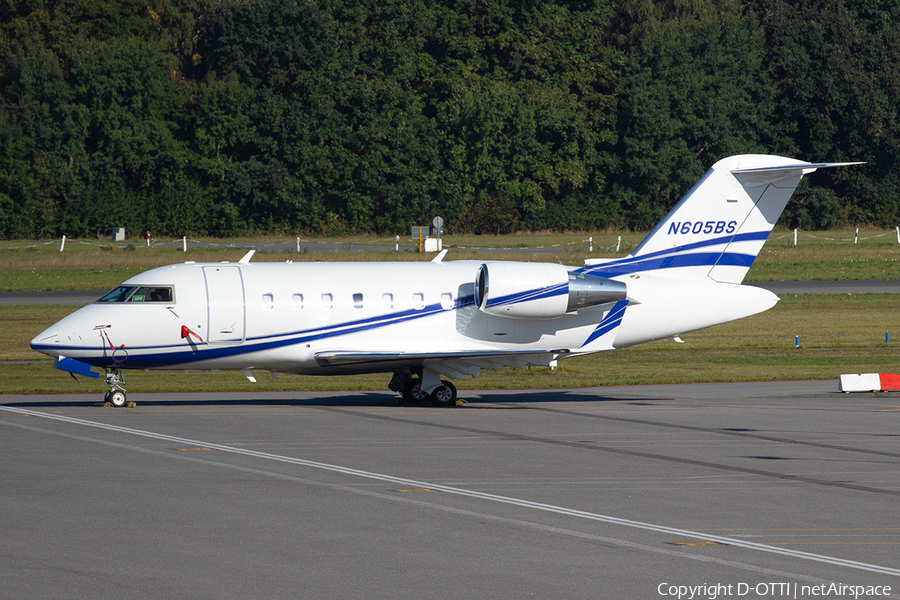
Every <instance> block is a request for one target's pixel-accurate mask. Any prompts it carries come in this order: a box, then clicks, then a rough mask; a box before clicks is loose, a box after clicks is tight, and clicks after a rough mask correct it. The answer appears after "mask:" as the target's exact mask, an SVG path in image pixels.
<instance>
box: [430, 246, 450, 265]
mask: <svg viewBox="0 0 900 600" xmlns="http://www.w3.org/2000/svg"><path fill="white" fill-rule="evenodd" d="M446 255H447V250H446V249H444V250H441V251H440V252H439V253H438V255H437V256H435V257H434V258H432V259H431V262H433V263H439V262H441V261H442V260H443V259H444V257H445V256H446Z"/></svg>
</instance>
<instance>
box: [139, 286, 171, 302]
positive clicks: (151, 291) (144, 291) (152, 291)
mask: <svg viewBox="0 0 900 600" xmlns="http://www.w3.org/2000/svg"><path fill="white" fill-rule="evenodd" d="M128 301H129V302H171V301H172V288H170V287H142V288H139V289H138V290H137V291H136V292H135V293H134V294H132V295H131V298H129V299H128Z"/></svg>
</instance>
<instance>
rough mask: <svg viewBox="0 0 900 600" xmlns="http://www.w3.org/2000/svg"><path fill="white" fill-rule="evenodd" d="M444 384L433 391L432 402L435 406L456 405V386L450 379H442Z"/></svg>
mask: <svg viewBox="0 0 900 600" xmlns="http://www.w3.org/2000/svg"><path fill="white" fill-rule="evenodd" d="M441 383H442V384H443V385H441V386H439V387H437V388H435V389H434V391H433V392H431V396H430V398H431V403H432V404H434V405H435V406H441V407H444V406H456V397H457V393H456V386H455V385H453V384H452V383H450V382H449V381H442V382H441Z"/></svg>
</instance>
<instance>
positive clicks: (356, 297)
mask: <svg viewBox="0 0 900 600" xmlns="http://www.w3.org/2000/svg"><path fill="white" fill-rule="evenodd" d="M362 307H363V295H362V294H359V293H357V294H353V308H362Z"/></svg>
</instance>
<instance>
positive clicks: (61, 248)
mask: <svg viewBox="0 0 900 600" xmlns="http://www.w3.org/2000/svg"><path fill="white" fill-rule="evenodd" d="M897 239H900V238H897ZM65 249H66V236H63V239H62V244H61V245H60V247H59V251H60V252H62V251H63V250H65Z"/></svg>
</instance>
